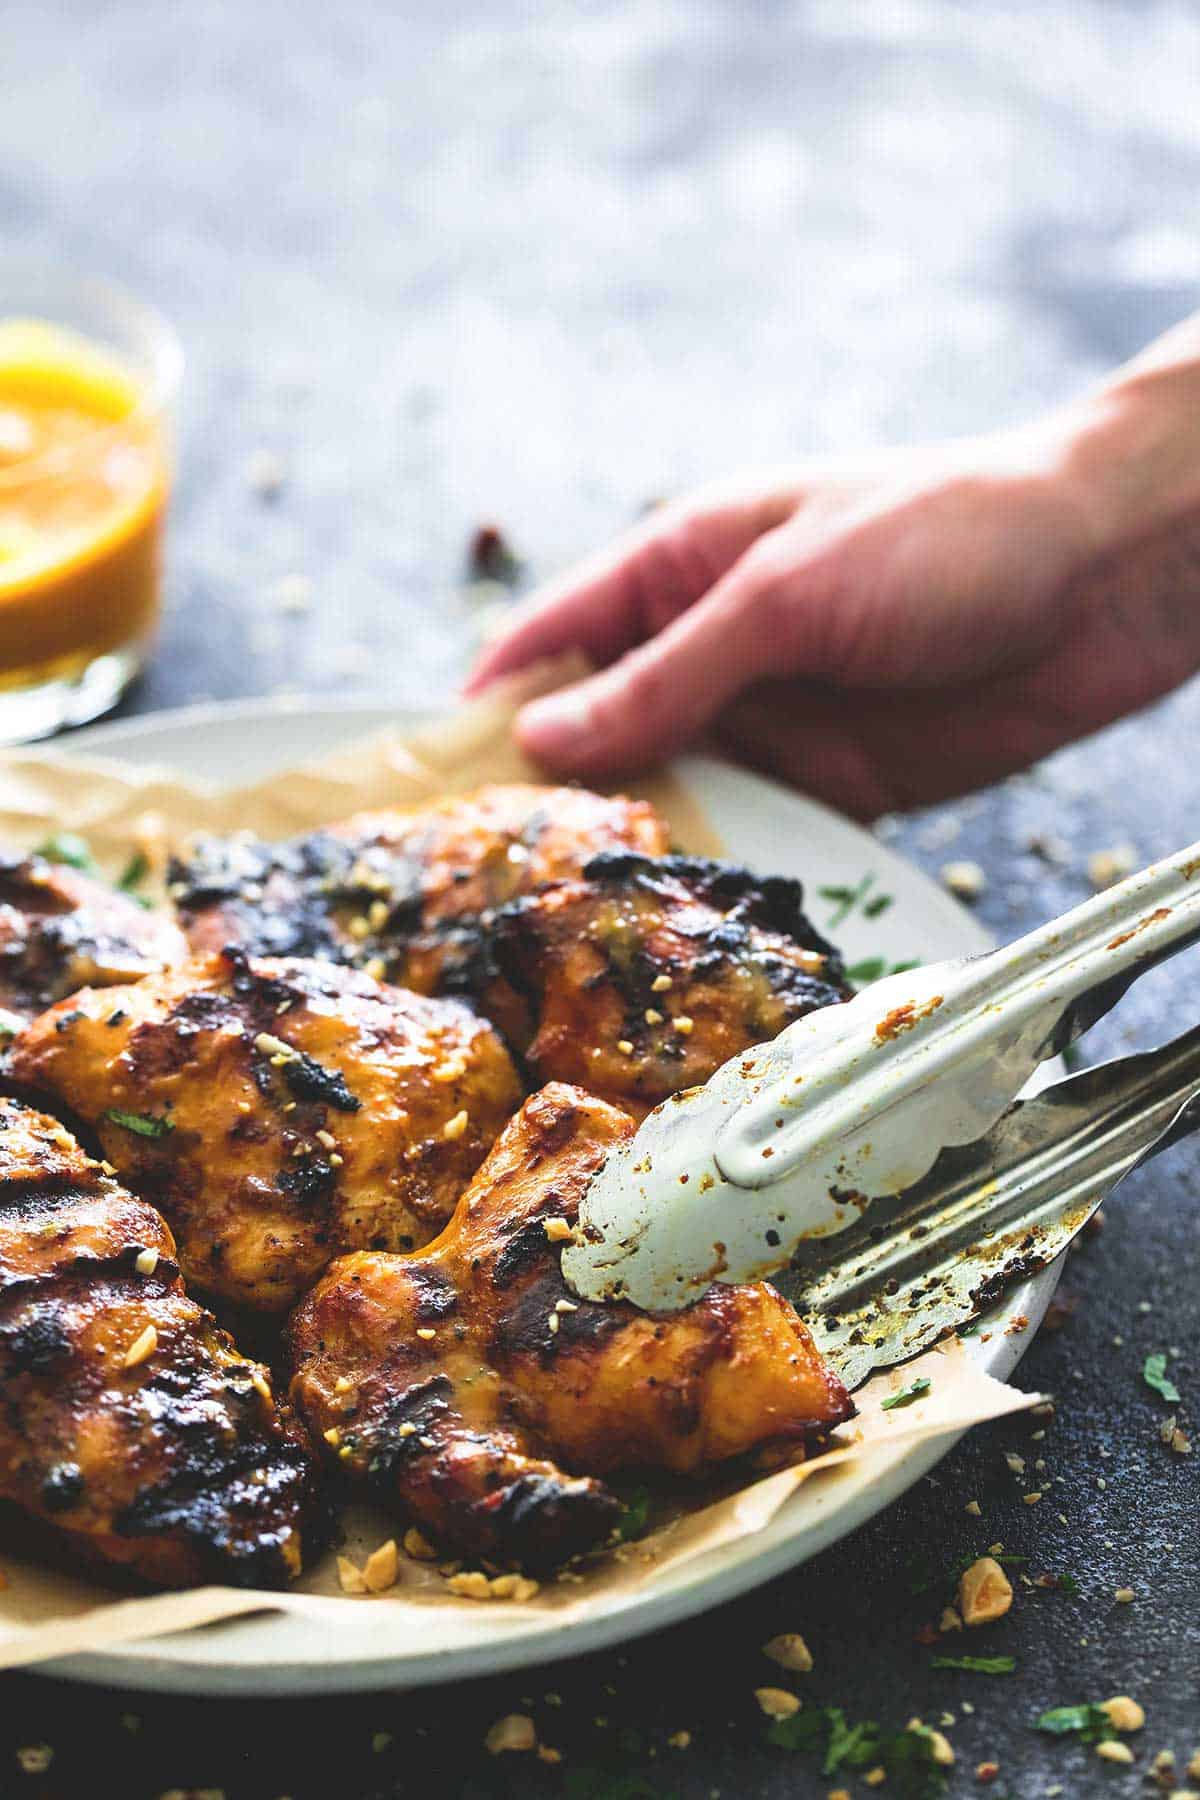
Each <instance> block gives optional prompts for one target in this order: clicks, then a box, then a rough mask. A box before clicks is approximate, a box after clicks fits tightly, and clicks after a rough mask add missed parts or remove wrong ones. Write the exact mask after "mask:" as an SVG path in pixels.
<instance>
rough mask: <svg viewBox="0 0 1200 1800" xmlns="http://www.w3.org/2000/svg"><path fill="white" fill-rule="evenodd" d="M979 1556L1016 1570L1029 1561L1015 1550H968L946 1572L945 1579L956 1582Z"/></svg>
mask: <svg viewBox="0 0 1200 1800" xmlns="http://www.w3.org/2000/svg"><path fill="white" fill-rule="evenodd" d="M981 1556H990V1557H991V1559H992V1561H993V1562H998V1563H1000V1564H1001V1565H1002V1566H1003V1567H1007V1568H1016V1567H1018V1566H1019V1565H1020V1564H1021V1563H1027V1562H1028V1561H1029V1558H1028V1557H1027V1556H1021V1555H1020V1554H1019V1553H1018V1552H1017V1551H1016V1550H970V1551H968V1552H967V1554H966V1556H963V1557H960V1558H959V1560H958V1561H957V1562H956V1563H955V1564H954V1565H953V1567H952V1568H951V1569H949V1570H948V1571H947V1579H948V1580H949V1581H957V1580H958V1578H959V1576H960V1575H962V1574H964V1573H965V1572H966V1570H967V1569H969V1568H971V1567H972V1565H973V1564H975V1563H977V1562H978V1561H979V1559H980V1557H981Z"/></svg>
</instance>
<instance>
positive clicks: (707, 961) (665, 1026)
mask: <svg viewBox="0 0 1200 1800" xmlns="http://www.w3.org/2000/svg"><path fill="white" fill-rule="evenodd" d="M802 898H803V891H802V889H801V887H800V884H799V882H796V881H790V880H785V879H783V878H782V877H777V876H776V877H767V878H760V877H757V876H754V875H751V874H749V873H748V872H747V871H745V870H744V869H736V868H731V867H729V866H727V865H726V864H724V863H717V862H706V861H698V860H693V859H689V858H686V857H675V856H672V857H663V858H659V859H654V858H650V857H645V856H639V855H637V854H634V853H614V854H605V855H601V856H596V857H594V858H593V859H592V860H591V861H590V862H589V863H588V864H587V866H586V868H585V869H584V871H583V874H582V877H581V878H580V879H578V880H573V881H565V882H561V883H559V884H557V885H555V886H552V887H548V888H547V889H545V890H544V891H543V892H542V893H540V894H536V895H532V896H530V897H528V898H526V899H524V900H519V901H517V902H515V903H514V904H513V905H511V906H508V907H505V908H503V909H502V910H501V912H500V913H499V914H498V915H497V918H496V922H495V926H494V928H493V932H492V942H491V951H490V954H491V957H492V963H493V970H494V975H495V977H496V978H497V979H496V980H495V981H494V983H493V985H491V986H488V985H486V984H485V987H484V992H485V1000H484V1007H485V1010H486V1011H488V1013H489V1015H490V1016H491V1017H492V1018H493V1019H494V1020H495V1021H496V1022H497V1023H498V1024H499V1025H500V1028H501V1029H502V1030H503V1031H504V1032H505V1034H506V1036H507V1037H508V1038H509V1041H510V1042H511V1043H513V1044H514V1045H515V1046H516V1047H517V1048H518V1049H520V1050H521V1051H522V1052H523V1053H524V1056H525V1060H526V1063H527V1064H528V1067H529V1071H530V1073H531V1076H532V1077H533V1080H534V1081H535V1082H540V1081H569V1082H575V1083H577V1084H578V1085H579V1086H580V1087H584V1088H587V1090H588V1091H589V1092H590V1093H593V1094H599V1095H601V1096H602V1097H603V1098H605V1099H607V1100H611V1101H612V1102H613V1103H614V1104H615V1105H617V1106H623V1107H625V1108H626V1109H627V1110H628V1111H629V1112H631V1113H633V1114H634V1116H635V1117H638V1118H641V1117H643V1116H644V1115H645V1114H646V1113H647V1112H649V1111H650V1109H651V1108H652V1107H654V1106H657V1105H658V1103H659V1101H661V1100H665V1099H666V1098H667V1097H668V1096H669V1095H671V1094H675V1093H678V1092H680V1091H681V1090H682V1089H683V1088H688V1087H693V1086H695V1085H697V1084H698V1083H701V1082H704V1081H707V1080H708V1078H709V1076H710V1075H712V1074H714V1073H715V1072H716V1070H717V1069H719V1068H720V1067H721V1064H722V1063H724V1062H727V1061H728V1060H729V1058H730V1057H731V1056H735V1055H737V1054H738V1053H740V1052H741V1051H743V1050H747V1049H749V1048H750V1047H751V1046H752V1045H754V1044H760V1043H764V1042H765V1041H766V1040H768V1039H769V1038H773V1037H776V1036H778V1034H779V1033H780V1032H781V1031H782V1030H783V1028H784V1026H785V1025H790V1024H791V1023H792V1021H793V1020H795V1019H799V1018H802V1017H803V1015H804V1014H805V1013H809V1012H814V1011H815V1010H816V1009H817V1008H818V1007H821V1006H830V1005H832V1004H834V1003H835V1002H836V1001H839V1000H845V999H846V998H848V996H849V993H850V989H849V988H848V986H847V984H846V980H845V976H844V973H843V970H842V964H841V959H840V958H839V956H838V954H837V952H836V951H835V950H834V949H833V947H832V945H830V944H828V943H826V942H825V940H824V938H822V937H820V936H819V935H818V933H817V932H816V931H815V930H814V929H813V927H812V925H811V924H810V923H809V921H808V920H807V918H806V917H805V916H804V913H803V911H802V909H801V901H802Z"/></svg>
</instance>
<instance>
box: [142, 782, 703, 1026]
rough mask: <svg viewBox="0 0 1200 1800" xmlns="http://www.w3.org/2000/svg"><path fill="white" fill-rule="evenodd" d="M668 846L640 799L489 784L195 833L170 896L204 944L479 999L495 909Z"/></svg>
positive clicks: (195, 939) (194, 939) (196, 943)
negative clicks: (339, 818) (332, 821)
mask: <svg viewBox="0 0 1200 1800" xmlns="http://www.w3.org/2000/svg"><path fill="white" fill-rule="evenodd" d="M667 847H668V839H667V829H666V826H665V825H664V824H663V822H662V820H661V819H659V818H658V816H657V814H656V813H655V812H654V810H653V808H652V807H650V806H648V805H647V804H646V803H645V802H644V801H636V800H626V799H624V798H621V797H617V798H615V799H604V798H602V797H601V796H600V795H599V794H592V793H588V792H587V791H586V790H584V789H582V788H546V787H531V786H508V787H500V786H497V787H485V788H481V789H480V790H479V791H478V792H477V793H473V794H465V795H461V796H458V797H456V798H453V799H449V800H444V801H442V802H441V803H440V804H438V805H436V806H431V807H427V808H425V809H424V810H422V811H420V812H411V813H405V812H378V813H360V814H358V815H357V816H356V817H354V818H351V819H347V820H346V821H345V822H344V823H342V824H340V825H333V826H330V827H328V828H327V829H324V830H320V831H314V832H310V833H308V834H307V835H306V836H304V837H300V838H293V839H292V840H291V841H290V842H288V843H283V844H266V843H263V842H262V841H261V840H259V839H254V838H248V837H234V838H211V837H209V838H199V839H197V840H195V841H194V842H193V844H192V846H191V849H190V851H189V852H188V853H187V855H185V856H184V857H182V858H181V859H179V860H178V861H177V862H176V863H175V864H174V866H173V868H172V871H171V893H172V897H173V899H174V901H175V905H176V907H177V909H178V914H179V918H180V921H181V923H182V924H183V927H184V929H185V931H186V932H187V935H188V938H189V940H190V941H191V943H192V945H193V947H194V948H196V949H198V950H221V949H223V948H224V947H225V945H226V944H228V943H240V944H244V945H245V946H246V947H247V948H248V949H250V950H252V951H254V952H256V953H258V954H261V955H273V956H321V957H326V958H329V959H330V960H332V961H334V962H346V963H352V964H354V965H355V966H357V967H359V968H365V969H368V970H369V971H370V973H372V974H374V975H376V976H378V977H379V978H380V979H387V980H389V981H394V982H396V984H397V985H398V986H401V987H407V988H412V989H413V990H414V991H415V992H417V993H421V994H439V993H457V994H470V993H471V991H472V987H473V982H474V979H475V974H476V970H477V967H478V963H479V951H480V948H481V945H482V944H485V943H486V937H487V924H488V921H489V919H490V917H491V915H492V913H493V912H494V910H495V908H496V907H497V906H500V905H502V904H503V903H504V902H505V901H508V900H512V899H513V898H515V897H516V896H517V895H519V894H528V893H531V892H533V891H534V890H535V889H536V888H538V887H540V886H541V885H542V884H543V883H545V882H547V881H555V880H558V879H561V878H562V877H563V876H566V875H574V874H576V873H578V871H579V869H580V868H581V867H582V866H583V864H584V863H585V862H586V861H587V860H588V859H589V857H591V856H594V855H595V854H596V852H597V851H600V850H608V849H621V848H627V849H634V850H640V851H642V852H644V853H645V854H647V855H651V856H653V855H658V854H661V853H663V852H665V851H666V849H667Z"/></svg>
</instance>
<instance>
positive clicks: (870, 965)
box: [846, 956, 921, 987]
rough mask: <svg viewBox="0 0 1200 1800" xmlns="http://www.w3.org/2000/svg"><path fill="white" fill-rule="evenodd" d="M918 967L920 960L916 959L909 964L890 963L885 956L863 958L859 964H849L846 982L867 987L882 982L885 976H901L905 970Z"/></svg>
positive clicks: (854, 985)
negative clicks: (874, 982) (875, 982)
mask: <svg viewBox="0 0 1200 1800" xmlns="http://www.w3.org/2000/svg"><path fill="white" fill-rule="evenodd" d="M920 966H921V963H920V959H919V958H916V957H914V958H913V959H912V960H910V961H909V962H898V963H890V962H889V961H888V960H887V957H886V956H865V957H864V958H863V960H862V961H861V962H856V963H851V965H850V967H849V968H848V969H847V970H846V980H847V981H848V982H850V983H851V985H852V986H853V987H869V986H870V985H871V983H872V982H873V981H882V980H883V978H884V976H885V975H903V974H904V973H905V972H906V970H908V969H919V968H920Z"/></svg>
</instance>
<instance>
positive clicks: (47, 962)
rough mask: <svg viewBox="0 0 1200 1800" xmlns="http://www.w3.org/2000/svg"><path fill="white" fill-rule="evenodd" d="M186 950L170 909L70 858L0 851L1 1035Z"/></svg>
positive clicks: (152, 970) (173, 960)
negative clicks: (154, 906)
mask: <svg viewBox="0 0 1200 1800" xmlns="http://www.w3.org/2000/svg"><path fill="white" fill-rule="evenodd" d="M186 955H187V944H186V942H185V940H184V937H183V934H182V932H181V931H180V930H179V927H178V926H177V925H176V924H174V923H173V921H172V920H171V919H170V918H168V917H167V915H166V914H165V913H153V912H147V911H146V910H145V909H144V908H143V907H141V906H139V904H138V902H137V901H136V900H135V899H134V898H133V897H132V896H131V895H129V894H123V893H121V892H120V891H119V890H118V889H116V888H111V887H108V886H106V885H105V883H104V882H103V881H98V880H97V879H96V878H95V877H94V876H91V875H85V874H82V873H81V872H80V871H79V870H78V869H74V868H71V867H70V866H69V865H68V864H66V863H56V862H49V861H47V859H46V858H45V857H43V856H37V855H29V856H26V855H25V854H23V853H22V852H20V851H12V850H7V851H6V850H0V1038H2V1037H4V1036H8V1035H10V1034H11V1033H12V1031H14V1030H16V1029H18V1028H19V1027H20V1025H22V1024H24V1023H25V1021H26V1020H28V1019H31V1018H33V1017H34V1016H35V1015H36V1014H37V1013H40V1012H42V1011H44V1009H45V1008H46V1007H47V1006H50V1005H52V1004H53V1002H54V1001H55V1000H60V999H62V997H63V995H64V994H73V993H74V992H75V989H76V988H81V987H86V986H91V987H107V986H109V985H111V984H113V983H116V982H127V981H136V980H137V978H138V977H139V976H141V975H150V974H156V973H158V972H159V971H160V970H162V969H169V968H172V967H174V965H175V964H177V963H181V962H182V961H183V960H184V958H185V957H186Z"/></svg>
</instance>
